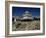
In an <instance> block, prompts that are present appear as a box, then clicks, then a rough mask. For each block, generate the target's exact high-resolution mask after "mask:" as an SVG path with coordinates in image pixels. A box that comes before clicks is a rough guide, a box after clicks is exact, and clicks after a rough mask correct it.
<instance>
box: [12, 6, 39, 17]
mask: <svg viewBox="0 0 46 38" xmlns="http://www.w3.org/2000/svg"><path fill="white" fill-rule="evenodd" d="M25 11H29V12H30V13H31V14H32V16H40V8H32V7H12V16H21V15H22V14H23V13H24V12H25Z"/></svg>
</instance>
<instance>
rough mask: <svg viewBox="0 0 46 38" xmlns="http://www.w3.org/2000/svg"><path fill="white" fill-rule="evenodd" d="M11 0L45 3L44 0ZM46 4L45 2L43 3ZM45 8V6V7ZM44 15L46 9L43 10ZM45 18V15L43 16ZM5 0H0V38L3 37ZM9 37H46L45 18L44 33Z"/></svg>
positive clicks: (45, 0)
mask: <svg viewBox="0 0 46 38" xmlns="http://www.w3.org/2000/svg"><path fill="white" fill-rule="evenodd" d="M13 1H24V2H25V1H26V2H42V3H46V0H13ZM45 6H46V4H45ZM45 9H46V7H45ZM45 16H46V11H45ZM45 19H46V17H45ZM4 36H5V0H0V38H5V37H4ZM11 38H46V20H45V35H40V36H26V37H11Z"/></svg>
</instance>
